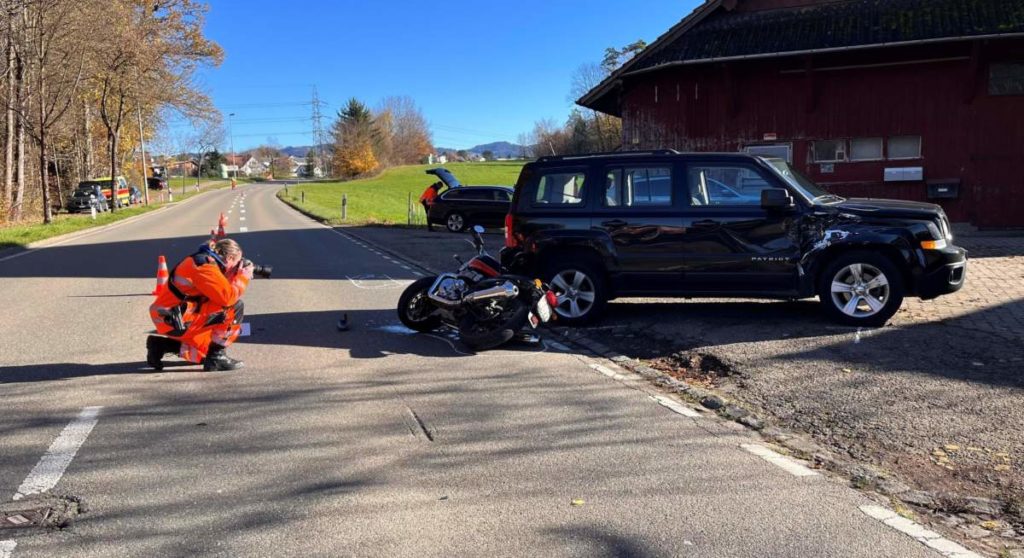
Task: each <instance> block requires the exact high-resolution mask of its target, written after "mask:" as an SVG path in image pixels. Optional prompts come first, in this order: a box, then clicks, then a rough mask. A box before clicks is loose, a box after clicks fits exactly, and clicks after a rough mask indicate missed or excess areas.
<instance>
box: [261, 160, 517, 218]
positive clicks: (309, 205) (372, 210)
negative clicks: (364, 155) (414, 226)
mask: <svg viewBox="0 0 1024 558" xmlns="http://www.w3.org/2000/svg"><path fill="white" fill-rule="evenodd" d="M435 167H437V165H433V166H429V165H410V166H405V167H396V168H393V169H388V170H386V171H384V172H383V173H381V174H380V175H379V176H375V177H373V178H367V179H364V180H352V181H349V182H322V183H315V184H298V185H296V186H290V187H289V188H288V190H287V191H285V190H284V189H282V190H281V191H280V192H278V194H277V195H278V197H280V198H281V199H283V200H284V201H286V202H288V203H290V204H291V205H293V206H295V207H297V208H299V209H300V210H301V211H303V212H305V213H307V214H309V215H312V216H313V217H316V218H318V219H320V220H321V221H324V222H327V223H331V224H334V225H341V224H346V225H405V224H408V220H409V214H408V208H409V196H410V194H411V195H412V202H413V208H414V210H415V211H416V215H415V220H414V223H423V222H424V221H423V208H422V207H421V206H420V204H419V197H420V194H422V193H423V190H424V189H425V188H426V187H427V186H429V185H430V184H432V183H433V182H435V181H437V178H435V177H433V176H430V175H428V174H425V172H424V171H426V170H427V169H430V168H435ZM444 167H445V168H446V169H448V170H450V171H451V172H452V174H454V175H455V177H456V178H458V179H459V182H461V183H463V184H466V185H487V184H505V185H509V186H511V185H513V184H515V182H516V179H517V178H518V177H519V170H520V169H521V168H522V167H523V163H522V161H507V162H506V161H501V162H491V163H452V164H448V165H444ZM303 194H305V202H303V201H302V200H303ZM343 194H344V195H347V196H348V219H347V220H345V221H342V220H341V197H342V195H343Z"/></svg>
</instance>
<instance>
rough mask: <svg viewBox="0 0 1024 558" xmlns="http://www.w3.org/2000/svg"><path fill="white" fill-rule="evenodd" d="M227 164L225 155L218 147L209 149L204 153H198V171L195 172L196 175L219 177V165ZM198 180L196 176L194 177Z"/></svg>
mask: <svg viewBox="0 0 1024 558" xmlns="http://www.w3.org/2000/svg"><path fill="white" fill-rule="evenodd" d="M226 164H228V159H227V157H225V156H224V154H223V153H221V152H220V150H218V149H211V150H210V151H207V152H205V153H200V154H199V171H198V173H197V174H196V176H197V177H199V176H205V177H207V178H220V177H221V171H220V169H221V165H226ZM196 181H197V182H198V178H197V179H196Z"/></svg>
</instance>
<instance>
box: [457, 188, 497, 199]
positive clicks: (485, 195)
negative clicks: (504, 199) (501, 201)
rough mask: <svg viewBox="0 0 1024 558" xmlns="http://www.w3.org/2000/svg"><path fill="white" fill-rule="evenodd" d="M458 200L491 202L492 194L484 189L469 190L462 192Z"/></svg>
mask: <svg viewBox="0 0 1024 558" xmlns="http://www.w3.org/2000/svg"><path fill="white" fill-rule="evenodd" d="M459 199H463V200H493V199H494V194H492V193H491V191H490V190H488V189H485V188H471V189H467V190H463V191H462V196H461V197H460V198H459Z"/></svg>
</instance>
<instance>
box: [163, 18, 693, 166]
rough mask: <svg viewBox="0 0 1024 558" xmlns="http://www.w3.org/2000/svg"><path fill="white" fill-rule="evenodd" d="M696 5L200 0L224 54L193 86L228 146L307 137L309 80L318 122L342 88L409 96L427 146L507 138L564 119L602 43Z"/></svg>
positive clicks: (648, 29) (342, 96) (651, 27)
mask: <svg viewBox="0 0 1024 558" xmlns="http://www.w3.org/2000/svg"><path fill="white" fill-rule="evenodd" d="M698 3H699V1H698V0H632V1H621V0H619V1H615V0H547V1H543V0H523V1H518V2H503V3H498V2H465V1H461V0H457V1H448V2H418V1H417V2H414V1H411V0H401V1H390V2H383V1H373V0H363V1H350V0H338V1H330V0H319V1H313V0H293V1H291V2H281V1H279V0H275V1H271V0H250V1H247V2H238V1H231V0H211V2H210V12H209V14H208V15H207V22H206V34H207V35H208V36H209V37H210V38H212V39H213V40H215V41H217V42H218V43H219V44H220V45H221V46H222V47H223V48H224V50H225V60H224V63H223V64H222V65H221V66H220V67H218V68H215V69H210V70H203V71H201V72H200V74H199V83H200V84H201V85H202V86H203V87H204V88H206V89H207V90H208V92H209V93H210V94H211V96H212V97H213V100H214V103H215V104H216V105H217V107H218V108H220V109H221V111H222V112H223V113H224V116H225V119H226V120H227V116H228V114H229V113H232V112H233V113H235V116H234V117H233V118H232V119H231V121H232V132H233V136H234V143H235V149H236V150H242V149H245V148H248V147H253V146H256V145H259V144H262V143H266V142H267V141H268V139H273V140H275V141H276V142H277V143H278V144H280V145H281V146H287V145H308V144H311V143H312V140H311V137H310V134H309V129H310V120H309V117H310V106H309V104H308V103H309V100H310V98H311V93H312V88H313V86H316V87H317V89H318V91H319V94H320V98H321V99H322V100H323V101H325V102H327V103H328V105H327V107H326V111H325V112H326V116H328V117H329V118H328V119H326V120H327V122H325V124H328V123H329V120H331V119H333V116H334V114H335V113H336V112H337V110H338V108H339V107H340V106H341V105H342V104H343V103H344V102H345V101H346V100H347V99H348V98H349V97H357V98H359V99H360V100H362V101H364V102H366V103H368V104H369V105H371V106H373V105H375V104H376V103H377V102H378V101H379V100H380V99H382V98H383V97H386V96H389V95H407V96H410V97H412V98H413V99H414V100H415V101H416V103H417V104H418V105H419V107H420V109H421V110H422V111H423V113H424V115H425V116H426V118H427V120H428V121H429V122H430V123H431V127H432V131H433V133H434V144H435V145H438V146H444V147H455V148H464V147H471V146H473V145H477V144H480V143H486V142H490V141H500V140H505V141H513V142H514V141H515V140H516V137H517V136H518V134H520V133H526V132H528V131H529V130H530V129H532V127H533V123H534V122H535V121H537V120H540V119H544V118H553V119H555V120H557V121H559V122H561V121H563V120H564V119H565V117H566V116H567V115H568V113H569V110H570V108H571V106H572V103H571V101H570V100H569V99H568V98H567V97H568V91H569V86H570V77H571V75H572V73H573V71H574V70H575V69H576V68H577V67H579V66H580V65H581V64H583V63H586V62H598V61H600V59H601V57H602V55H603V52H604V49H605V47H608V46H622V45H625V44H628V43H630V42H632V41H634V40H636V39H640V38H642V39H645V40H647V41H648V42H650V41H653V40H654V39H655V38H656V37H657V36H658V35H660V34H661V33H663V32H665V31H666V30H667V29H668V28H669V27H671V26H672V25H674V24H675V23H676V22H678V21H679V20H680V19H681V18H682V17H683V16H685V15H686V14H688V13H689V12H690V11H692V10H693V8H694V7H695V6H696V5H697V4H698ZM300 103H305V104H300ZM180 127H181V125H180V124H179V125H175V128H174V130H180ZM227 147H229V146H225V148H227Z"/></svg>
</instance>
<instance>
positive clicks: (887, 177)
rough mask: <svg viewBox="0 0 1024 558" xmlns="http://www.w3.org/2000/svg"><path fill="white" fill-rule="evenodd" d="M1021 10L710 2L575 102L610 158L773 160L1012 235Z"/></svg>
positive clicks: (1023, 107)
mask: <svg viewBox="0 0 1024 558" xmlns="http://www.w3.org/2000/svg"><path fill="white" fill-rule="evenodd" d="M1021 6H1022V3H1021V0H707V1H706V2H705V3H704V4H702V5H701V6H699V7H698V8H697V9H696V10H695V11H694V12H693V13H692V14H690V15H689V16H687V17H685V18H683V19H682V20H681V21H679V22H678V23H676V24H675V25H674V26H673V27H672V28H671V29H669V30H668V31H667V32H666V33H665V34H664V35H662V36H661V37H660V38H659V39H658V40H657V41H655V42H654V43H653V44H651V45H650V46H648V47H647V48H646V49H645V50H644V51H643V52H641V53H640V54H638V55H637V56H636V57H635V58H633V59H632V60H630V61H629V62H627V63H626V64H625V65H623V67H621V68H620V69H618V70H617V71H615V72H614V73H613V74H612V75H611V76H609V77H608V78H607V79H606V80H604V81H603V82H602V83H600V84H599V85H597V86H596V87H594V88H593V89H592V90H591V91H590V92H588V93H587V94H586V95H584V96H583V97H582V98H581V99H579V100H578V101H577V103H579V104H580V105H582V106H584V107H588V108H591V109H593V110H596V111H599V112H603V113H607V114H610V115H614V116H621V117H622V147H623V148H624V149H627V150H639V149H659V148H673V149H678V150H682V151H745V152H748V153H753V154H758V155H769V156H773V157H781V158H783V159H786V160H788V161H790V162H791V163H792V164H793V165H794V166H795V167H796V168H798V169H799V170H800V171H802V172H803V173H804V174H806V175H807V176H809V177H810V178H811V179H813V180H814V181H816V182H818V183H820V184H822V185H823V186H825V187H826V188H828V189H829V190H831V191H832V192H834V193H837V194H840V195H843V196H848V197H880V198H902V199H907V200H917V201H932V202H934V203H938V204H940V205H942V207H943V208H944V209H945V210H946V213H947V214H948V215H949V217H950V218H951V219H952V220H954V221H968V222H971V223H973V224H975V225H977V226H979V227H991V228H998V227H1024V165H1021V163H1022V162H1024V10H1022V9H1021Z"/></svg>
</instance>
